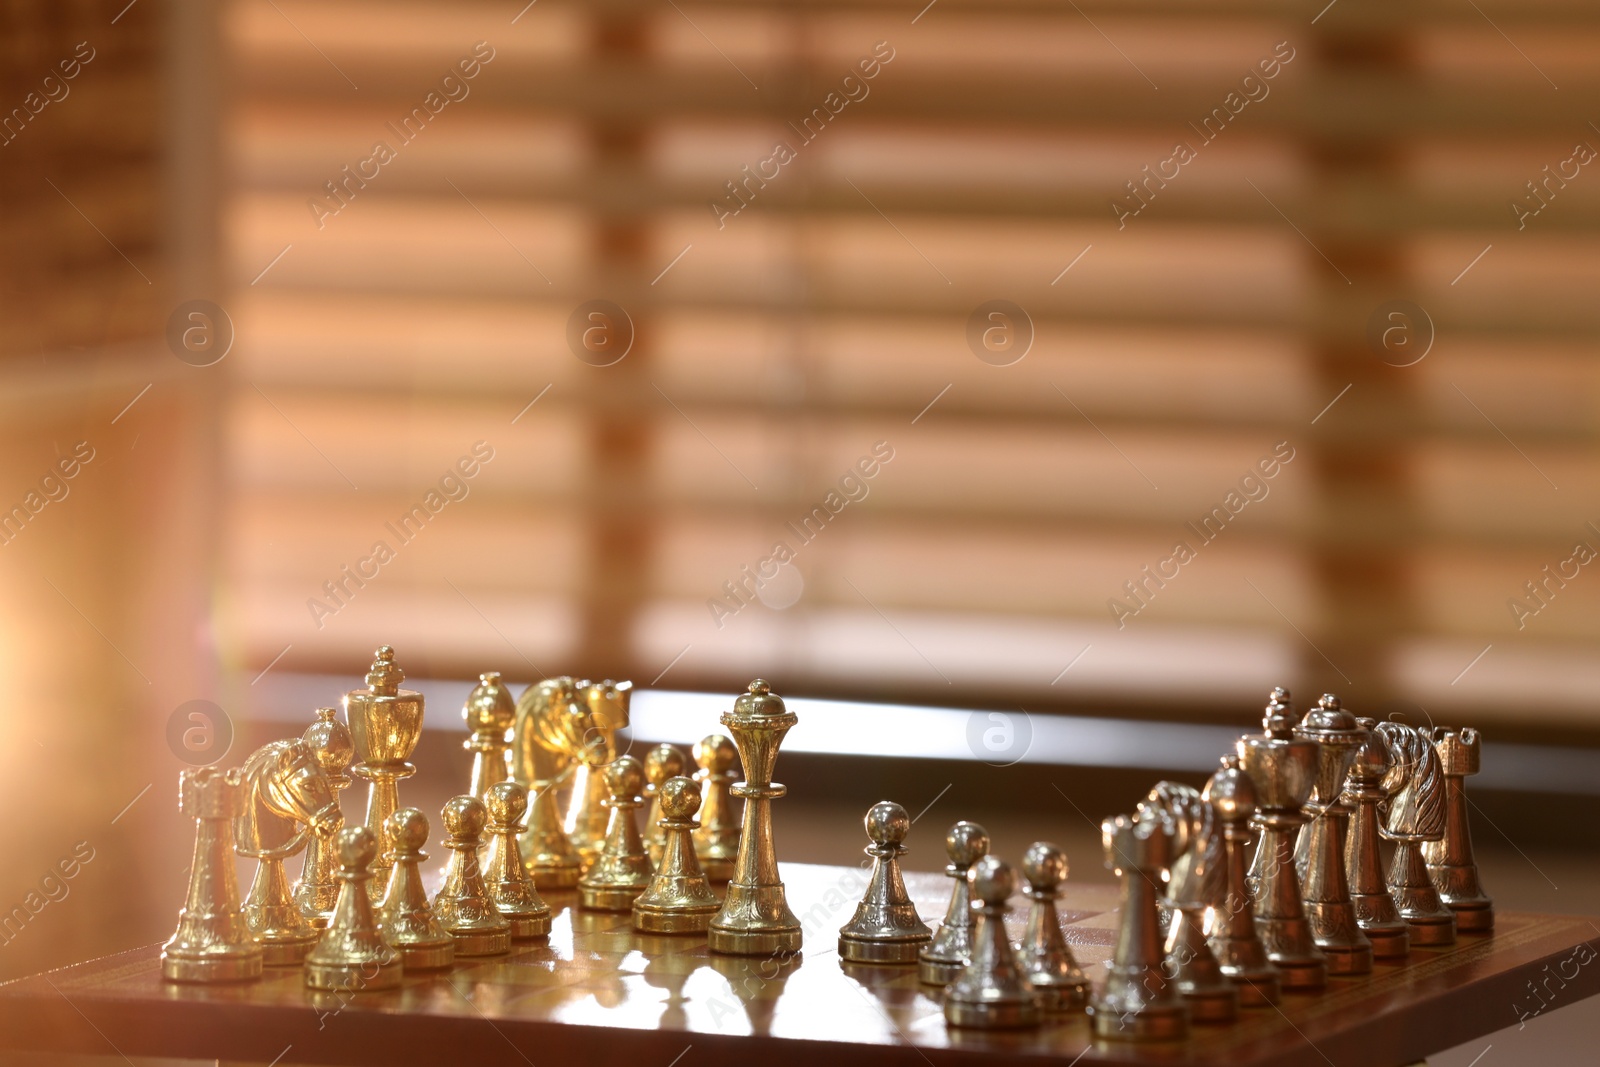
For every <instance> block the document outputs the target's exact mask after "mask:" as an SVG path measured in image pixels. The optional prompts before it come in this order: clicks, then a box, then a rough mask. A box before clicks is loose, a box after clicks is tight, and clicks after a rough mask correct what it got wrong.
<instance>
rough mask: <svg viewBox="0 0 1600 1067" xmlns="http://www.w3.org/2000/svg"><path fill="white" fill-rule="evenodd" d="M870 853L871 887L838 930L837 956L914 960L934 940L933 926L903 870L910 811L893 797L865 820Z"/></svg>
mask: <svg viewBox="0 0 1600 1067" xmlns="http://www.w3.org/2000/svg"><path fill="white" fill-rule="evenodd" d="M862 821H863V823H864V825H865V826H866V830H867V840H869V841H871V842H872V843H871V844H870V845H868V846H867V847H866V849H865V850H864V851H865V852H866V854H867V855H869V856H871V857H872V873H871V875H870V876H869V877H868V879H867V891H866V894H865V895H864V896H863V897H862V899H861V903H859V904H857V905H856V913H855V915H854V916H852V917H851V919H850V921H849V922H847V923H845V924H844V926H843V927H842V928H841V929H840V930H839V958H840V959H841V960H847V961H849V962H851V963H916V962H917V953H918V952H920V951H921V950H922V947H923V946H924V945H926V944H928V943H929V942H930V941H932V940H933V931H932V930H930V929H928V924H927V923H925V922H923V921H922V919H921V917H920V916H918V915H917V906H916V905H915V904H913V903H912V902H911V897H910V895H909V894H907V893H906V884H905V879H904V878H903V877H902V876H901V874H900V857H901V856H903V855H905V854H906V846H905V845H904V844H903V842H904V841H905V839H906V835H907V834H909V833H910V832H911V816H910V815H908V814H906V809H905V808H903V807H901V806H900V805H899V804H896V803H895V802H894V801H892V800H880V801H878V803H876V804H874V805H872V807H871V808H869V809H868V811H867V816H866V818H865V819H864V820H862Z"/></svg>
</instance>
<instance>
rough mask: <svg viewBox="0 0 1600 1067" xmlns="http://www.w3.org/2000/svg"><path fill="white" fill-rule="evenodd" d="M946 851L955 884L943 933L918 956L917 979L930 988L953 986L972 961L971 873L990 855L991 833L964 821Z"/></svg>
mask: <svg viewBox="0 0 1600 1067" xmlns="http://www.w3.org/2000/svg"><path fill="white" fill-rule="evenodd" d="M944 850H945V855H947V856H948V857H949V858H950V862H949V863H948V864H946V865H945V868H944V873H945V874H946V875H948V876H949V877H950V878H952V879H953V880H954V881H955V885H953V886H952V887H951V889H950V906H949V907H948V908H946V909H945V913H944V922H943V923H942V924H940V926H939V931H938V932H937V933H936V934H934V935H933V940H932V941H930V942H929V943H928V944H926V945H924V946H923V947H922V949H921V951H919V952H918V953H917V978H918V979H919V980H921V981H922V982H923V983H924V984H926V985H937V986H943V985H949V984H950V983H951V982H953V981H955V980H956V979H957V978H958V977H960V975H961V972H962V971H964V970H965V969H966V967H967V963H968V961H970V960H971V959H972V928H973V918H972V888H971V885H970V884H969V883H968V881H967V871H968V870H970V869H971V868H972V865H973V864H974V863H977V862H978V861H979V860H980V859H982V858H983V857H985V856H987V855H988V854H989V834H988V832H987V831H986V830H984V828H983V827H981V826H979V825H978V824H977V823H975V822H968V821H966V820H965V819H963V820H962V821H960V822H958V823H956V824H955V825H954V826H952V827H950V831H949V832H948V833H947V834H945V835H944Z"/></svg>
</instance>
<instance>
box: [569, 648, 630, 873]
mask: <svg viewBox="0 0 1600 1067" xmlns="http://www.w3.org/2000/svg"><path fill="white" fill-rule="evenodd" d="M577 693H578V699H579V701H580V702H581V703H582V704H583V706H584V707H585V708H586V709H587V710H588V713H589V721H590V723H591V726H590V732H591V736H590V739H589V744H588V745H587V747H586V749H585V752H584V756H583V758H581V759H579V761H578V763H577V765H576V766H575V767H574V768H573V772H572V799H571V801H570V803H569V804H568V806H567V814H566V819H565V822H564V823H563V826H564V827H565V829H566V831H567V836H568V838H569V839H570V840H571V841H572V847H573V848H575V849H577V850H578V856H579V859H580V860H581V861H582V863H583V867H584V869H586V870H587V869H588V866H589V864H591V863H593V862H594V860H595V857H596V856H598V855H600V850H601V849H602V848H604V847H605V843H606V824H607V823H608V822H610V819H611V813H610V812H609V811H607V810H606V806H605V804H604V803H603V802H604V801H605V799H606V797H608V796H610V793H609V792H608V791H607V790H606V781H605V767H606V765H607V764H609V763H610V762H611V761H612V760H614V759H616V758H617V755H618V753H617V734H618V733H619V732H620V731H622V730H625V729H627V727H628V723H629V718H628V706H629V703H630V701H631V698H632V696H633V683H632V682H613V681H611V680H610V679H609V678H608V679H606V680H605V681H603V682H580V683H578V686H577Z"/></svg>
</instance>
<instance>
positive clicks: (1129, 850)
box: [1089, 808, 1189, 1041]
mask: <svg viewBox="0 0 1600 1067" xmlns="http://www.w3.org/2000/svg"><path fill="white" fill-rule="evenodd" d="M1176 829H1177V828H1176V827H1175V826H1174V824H1173V821H1172V818H1171V817H1170V816H1169V815H1167V813H1166V812H1163V811H1158V810H1155V809H1153V808H1146V809H1145V810H1144V811H1143V812H1141V813H1140V814H1139V817H1138V818H1135V819H1130V818H1128V816H1126V815H1118V816H1117V817H1115V818H1113V819H1107V820H1105V822H1103V823H1101V824H1100V834H1101V836H1102V838H1103V839H1104V842H1105V850H1106V866H1107V867H1109V868H1111V869H1112V870H1113V871H1115V872H1116V874H1117V877H1118V878H1120V879H1122V897H1121V904H1120V909H1121V915H1120V923H1119V925H1118V927H1117V948H1116V952H1115V954H1114V955H1113V956H1112V957H1111V966H1110V971H1109V973H1108V974H1107V976H1106V981H1105V984H1104V985H1103V986H1101V987H1100V988H1099V989H1097V990H1095V992H1094V995H1093V996H1091V997H1090V998H1089V1015H1090V1017H1091V1019H1092V1021H1093V1024H1094V1036H1095V1037H1100V1038H1106V1039H1109V1040H1121V1041H1170V1040H1176V1039H1178V1038H1181V1037H1184V1036H1186V1035H1187V1034H1188V1032H1189V1009H1188V1008H1187V1007H1186V1006H1185V1005H1184V1003H1183V999H1182V998H1181V997H1180V996H1179V995H1178V987H1177V985H1176V984H1175V983H1174V982H1172V981H1171V980H1170V979H1169V978H1168V977H1167V972H1166V968H1165V959H1164V956H1165V954H1164V953H1163V951H1162V945H1161V921H1160V919H1159V917H1158V916H1157V915H1156V896H1155V887H1156V886H1157V885H1158V884H1160V882H1161V878H1162V875H1163V874H1164V873H1165V872H1166V870H1167V868H1168V866H1169V865H1170V864H1171V863H1172V839H1173V836H1174V835H1175V833H1176Z"/></svg>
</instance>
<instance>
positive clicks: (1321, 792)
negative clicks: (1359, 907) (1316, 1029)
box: [1294, 693, 1372, 975]
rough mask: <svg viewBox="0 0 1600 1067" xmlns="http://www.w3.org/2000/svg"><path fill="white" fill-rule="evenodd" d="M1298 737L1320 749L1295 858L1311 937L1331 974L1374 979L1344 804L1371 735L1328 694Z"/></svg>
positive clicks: (1302, 723) (1304, 722) (1298, 730)
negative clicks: (1353, 891) (1349, 863)
mask: <svg viewBox="0 0 1600 1067" xmlns="http://www.w3.org/2000/svg"><path fill="white" fill-rule="evenodd" d="M1294 735H1295V736H1296V737H1298V738H1300V739H1302V740H1305V741H1315V742H1316V743H1317V780H1316V784H1315V786H1314V787H1313V790H1312V793H1311V800H1310V802H1309V803H1308V804H1307V805H1306V811H1307V812H1308V813H1310V815H1311V825H1310V826H1308V827H1306V829H1305V830H1304V831H1302V833H1301V835H1300V845H1301V850H1302V851H1303V853H1304V855H1303V856H1297V857H1296V860H1297V863H1296V866H1297V867H1298V869H1299V872H1300V886H1301V895H1302V898H1303V901H1304V904H1305V909H1306V921H1307V922H1309V923H1310V924H1311V937H1312V940H1314V941H1316V943H1317V947H1318V948H1320V949H1321V950H1322V954H1323V955H1324V956H1326V957H1327V960H1328V973H1329V974H1337V975H1351V974H1371V973H1372V942H1370V941H1368V940H1367V935H1366V934H1364V933H1362V932H1361V926H1360V925H1359V924H1358V923H1357V922H1356V909H1355V903H1354V902H1353V901H1352V900H1351V899H1350V882H1349V878H1348V876H1347V875H1346V872H1345V860H1344V852H1345V848H1344V839H1345V834H1346V832H1347V831H1348V827H1349V823H1350V807H1349V805H1347V804H1345V803H1344V801H1343V800H1342V799H1341V798H1342V796H1343V794H1344V783H1345V779H1346V777H1348V775H1349V773H1350V766H1351V764H1352V763H1354V762H1355V758H1356V753H1358V752H1359V751H1360V750H1361V746H1362V745H1364V744H1366V741H1367V732H1366V731H1365V730H1364V729H1362V728H1361V725H1360V724H1359V723H1358V722H1357V721H1356V718H1355V716H1354V715H1351V714H1350V713H1349V712H1348V711H1345V710H1344V709H1343V708H1341V707H1340V706H1339V698H1338V697H1336V696H1334V695H1333V694H1332V693H1327V694H1324V695H1323V697H1322V699H1321V700H1319V701H1317V706H1316V708H1315V709H1313V710H1312V711H1308V712H1306V715H1305V718H1304V719H1302V720H1300V725H1299V726H1297V727H1295V731H1294Z"/></svg>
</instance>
